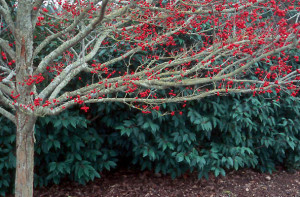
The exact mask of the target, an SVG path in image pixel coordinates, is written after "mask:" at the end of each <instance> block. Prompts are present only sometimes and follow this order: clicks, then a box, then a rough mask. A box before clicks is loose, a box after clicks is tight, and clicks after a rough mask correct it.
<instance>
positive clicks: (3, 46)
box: [0, 38, 16, 60]
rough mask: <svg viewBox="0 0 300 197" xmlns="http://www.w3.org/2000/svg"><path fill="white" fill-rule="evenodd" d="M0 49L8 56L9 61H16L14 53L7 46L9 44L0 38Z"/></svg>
mask: <svg viewBox="0 0 300 197" xmlns="http://www.w3.org/2000/svg"><path fill="white" fill-rule="evenodd" d="M0 47H1V48H2V49H3V50H4V51H5V52H6V53H7V54H8V55H9V57H10V58H11V59H13V60H14V59H16V53H15V51H14V50H13V49H12V48H11V47H10V46H9V42H8V41H7V40H4V39H2V38H0Z"/></svg>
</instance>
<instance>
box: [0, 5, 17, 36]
mask: <svg viewBox="0 0 300 197" xmlns="http://www.w3.org/2000/svg"><path fill="white" fill-rule="evenodd" d="M3 1H4V0H1V2H3ZM4 2H5V1H4ZM4 7H5V8H4ZM4 7H3V6H1V5H0V14H1V15H2V16H3V17H4V20H5V22H6V23H7V26H8V28H9V29H10V31H11V32H12V34H13V35H15V33H16V32H15V24H14V22H13V20H12V17H11V15H10V10H9V7H8V6H7V4H6V2H5V4H4Z"/></svg>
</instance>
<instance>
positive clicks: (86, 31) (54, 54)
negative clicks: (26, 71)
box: [34, 0, 126, 74]
mask: <svg viewBox="0 0 300 197" xmlns="http://www.w3.org/2000/svg"><path fill="white" fill-rule="evenodd" d="M107 3H108V0H104V1H103V3H102V7H101V10H100V14H99V16H98V17H97V18H95V19H94V20H92V21H91V23H90V24H89V25H88V26H87V27H86V28H85V29H84V30H82V31H80V32H79V33H78V34H77V35H76V36H75V37H74V38H72V39H70V40H69V41H68V42H65V43H64V44H62V45H60V46H59V47H58V48H57V49H55V50H54V51H52V52H51V53H50V54H49V55H47V56H46V57H45V58H44V59H43V60H42V61H41V62H40V64H39V65H38V68H37V69H36V71H35V72H34V74H38V73H43V72H44V70H45V68H46V66H48V65H49V63H50V62H51V61H53V60H54V59H55V58H56V57H58V56H59V55H60V54H62V53H63V52H64V51H65V50H67V49H68V48H70V47H72V46H74V45H75V44H76V43H78V42H80V41H81V40H82V39H84V38H85V37H86V35H88V34H89V33H90V32H91V31H93V30H94V29H95V28H96V26H97V25H98V24H99V23H101V21H102V20H103V18H104V12H105V8H106V5H107ZM125 10H126V8H125ZM123 11H124V10H123V9H120V10H118V12H120V14H121V13H123ZM82 17H83V16H82ZM68 30H69V29H68ZM62 32H63V31H62ZM64 33H65V32H64ZM60 35H61V34H59V35H58V36H60ZM58 36H57V35H53V37H55V38H56V37H58ZM50 40H52V38H51V39H50ZM48 42H49V41H47V42H45V43H44V42H43V43H44V45H47V44H48ZM41 46H42V48H43V47H44V46H43V45H42V44H41ZM38 48H39V47H38ZM40 50H41V49H38V50H35V52H34V54H35V55H36V54H37V52H39V51H40Z"/></svg>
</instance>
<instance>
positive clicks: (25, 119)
mask: <svg viewBox="0 0 300 197" xmlns="http://www.w3.org/2000/svg"><path fill="white" fill-rule="evenodd" d="M16 118H17V133H16V155H17V165H16V179H15V197H32V196H33V175H34V173H33V168H34V125H35V122H36V117H34V116H32V115H27V114H25V113H23V112H20V111H19V112H17V116H16Z"/></svg>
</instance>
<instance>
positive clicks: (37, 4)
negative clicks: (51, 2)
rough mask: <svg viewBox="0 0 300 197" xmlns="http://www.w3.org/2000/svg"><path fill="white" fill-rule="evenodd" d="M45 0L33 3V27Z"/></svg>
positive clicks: (37, 0)
mask: <svg viewBox="0 0 300 197" xmlns="http://www.w3.org/2000/svg"><path fill="white" fill-rule="evenodd" d="M44 1H45V0H36V1H35V2H34V4H33V5H32V19H31V20H32V27H33V28H34V27H35V25H36V22H37V18H38V15H39V10H40V8H41V7H42V5H43V3H44Z"/></svg>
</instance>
